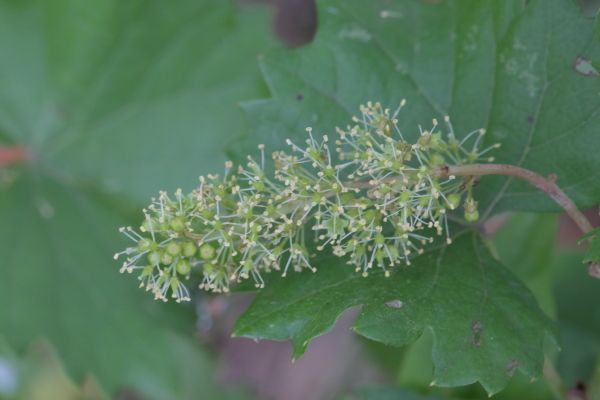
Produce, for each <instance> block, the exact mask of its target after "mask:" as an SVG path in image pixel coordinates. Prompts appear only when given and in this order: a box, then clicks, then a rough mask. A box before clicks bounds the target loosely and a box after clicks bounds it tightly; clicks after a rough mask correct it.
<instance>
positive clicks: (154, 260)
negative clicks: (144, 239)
mask: <svg viewBox="0 0 600 400" xmlns="http://www.w3.org/2000/svg"><path fill="white" fill-rule="evenodd" d="M158 263H160V254H159V253H157V252H156V251H153V252H152V253H150V254H148V264H150V265H158Z"/></svg>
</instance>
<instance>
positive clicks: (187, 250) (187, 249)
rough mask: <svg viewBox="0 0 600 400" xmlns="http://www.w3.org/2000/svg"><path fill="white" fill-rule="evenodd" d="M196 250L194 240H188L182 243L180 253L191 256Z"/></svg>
mask: <svg viewBox="0 0 600 400" xmlns="http://www.w3.org/2000/svg"><path fill="white" fill-rule="evenodd" d="M197 250H198V248H197V247H196V245H195V244H194V242H192V241H189V242H185V243H183V248H182V253H183V255H184V256H185V257H193V256H194V254H196V251H197Z"/></svg>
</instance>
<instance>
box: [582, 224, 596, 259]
mask: <svg viewBox="0 0 600 400" xmlns="http://www.w3.org/2000/svg"><path fill="white" fill-rule="evenodd" d="M585 242H588V247H587V249H586V251H585V253H584V255H583V262H584V263H590V262H595V263H600V227H598V228H596V229H592V230H591V231H589V232H588V233H586V234H585V235H583V236H581V238H580V239H579V243H585Z"/></svg>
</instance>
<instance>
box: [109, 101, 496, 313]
mask: <svg viewBox="0 0 600 400" xmlns="http://www.w3.org/2000/svg"><path fill="white" fill-rule="evenodd" d="M405 103H406V102H405V101H404V100H403V101H402V102H401V103H400V106H399V107H398V108H397V109H396V110H395V111H394V112H393V113H392V112H391V111H390V110H389V109H384V108H383V107H382V106H381V104H379V103H371V102H369V103H367V104H366V105H363V106H361V107H360V116H358V117H353V119H352V122H353V123H352V125H349V126H347V127H346V128H345V129H340V128H337V129H336V131H337V136H336V138H335V140H333V141H330V139H329V137H328V136H327V135H322V136H321V137H319V138H317V137H316V135H314V134H313V132H312V129H311V128H307V129H306V132H307V136H306V140H305V142H304V143H302V144H296V143H294V142H292V141H291V140H289V139H288V140H287V144H288V146H289V151H287V152H283V151H276V152H274V153H273V154H272V162H270V163H269V166H266V161H265V147H264V145H259V146H258V149H259V156H258V157H259V158H257V159H256V160H255V159H254V158H252V157H248V161H247V163H246V165H245V166H240V167H238V168H234V166H233V163H231V162H227V163H225V171H224V173H223V174H222V175H207V176H206V177H204V176H201V177H200V185H199V187H198V188H197V189H195V190H194V191H192V192H191V193H189V194H183V192H182V191H181V190H180V189H179V190H177V191H175V193H174V194H173V195H169V194H167V193H166V192H160V193H159V195H158V197H157V198H153V199H152V202H151V204H150V205H149V206H148V207H147V208H146V209H144V210H143V213H144V220H143V223H142V224H141V226H140V227H139V229H137V230H136V229H133V228H132V227H124V228H121V229H120V231H121V232H122V233H123V234H125V235H126V236H127V237H128V238H129V239H131V240H132V241H133V243H134V244H133V245H132V246H131V247H128V248H127V249H125V250H124V251H122V252H120V253H117V254H115V259H117V258H119V257H121V256H124V257H125V261H124V262H123V265H122V267H121V270H120V271H121V272H129V273H133V272H135V273H137V274H139V275H138V279H139V280H140V287H144V288H145V289H146V290H147V291H151V292H152V293H153V294H154V296H155V298H156V299H160V300H164V301H166V300H167V299H168V298H169V297H171V298H174V299H175V300H176V301H177V302H180V301H187V300H190V292H189V289H188V286H187V285H186V283H185V281H187V280H189V279H190V277H197V281H199V282H200V283H199V286H200V288H201V289H205V290H208V291H212V292H217V293H220V292H228V291H229V288H230V285H231V284H232V283H234V282H239V281H241V280H244V279H249V278H252V279H253V280H254V282H255V285H256V287H257V288H262V287H264V280H263V274H265V273H268V272H271V271H279V272H280V273H281V275H282V276H284V277H285V276H286V275H287V274H288V273H289V272H290V271H300V270H303V269H308V270H311V271H313V272H316V270H317V268H316V266H315V265H314V264H313V263H312V261H311V260H312V259H313V257H314V256H315V253H316V252H319V251H323V250H324V249H326V248H328V249H330V251H331V252H332V253H333V254H334V255H336V256H339V257H345V258H346V260H347V262H348V264H351V265H353V266H354V267H355V268H356V271H357V272H360V273H362V275H363V276H365V277H366V276H367V275H368V274H369V271H370V270H371V269H372V268H374V267H377V268H381V269H383V270H384V271H385V272H384V273H385V275H386V276H389V274H390V269H391V268H392V267H394V266H397V265H410V263H411V258H412V257H413V256H414V255H418V254H421V253H422V252H423V246H424V245H426V244H427V243H430V242H432V241H433V239H434V236H445V240H446V241H447V243H448V244H450V243H451V237H450V233H449V230H448V210H454V209H457V208H459V207H460V206H462V208H463V211H464V218H465V220H466V221H468V222H474V221H476V220H477V219H478V217H479V214H478V211H477V202H476V201H475V200H474V199H473V196H472V186H473V180H472V178H470V177H454V176H448V175H447V174H443V173H440V171H442V170H443V168H444V166H446V165H461V164H469V163H474V162H478V161H487V162H491V161H493V159H492V158H491V157H489V156H488V154H487V153H488V152H489V151H491V150H492V149H493V148H496V147H499V145H498V144H496V145H492V146H490V147H487V148H485V149H480V143H481V138H482V137H483V135H484V134H485V130H483V129H479V130H476V131H473V132H471V133H469V134H467V135H465V137H464V138H462V139H460V140H459V139H458V138H457V137H456V136H455V134H454V131H453V128H452V124H451V123H450V120H449V118H448V117H445V118H444V122H445V123H444V125H445V127H446V134H445V135H443V134H442V131H441V128H440V126H439V125H438V121H437V120H435V119H433V121H432V126H431V127H430V128H429V129H427V130H424V129H422V128H421V127H419V135H418V139H417V140H416V142H414V143H411V142H409V141H407V140H406V139H405V136H404V135H403V133H402V132H401V131H400V129H399V127H398V120H397V117H398V113H399V111H400V110H401V109H402V107H403V106H404V105H405ZM270 171H272V172H270ZM313 241H314V242H316V245H311V243H312V242H313ZM309 242H311V243H309ZM192 281H194V280H192Z"/></svg>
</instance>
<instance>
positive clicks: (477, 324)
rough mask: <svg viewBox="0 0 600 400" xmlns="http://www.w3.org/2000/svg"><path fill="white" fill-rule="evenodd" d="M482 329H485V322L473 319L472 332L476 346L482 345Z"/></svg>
mask: <svg viewBox="0 0 600 400" xmlns="http://www.w3.org/2000/svg"><path fill="white" fill-rule="evenodd" d="M481 331H483V324H482V323H481V321H478V320H475V321H473V323H472V324H471V332H473V338H472V340H471V342H472V343H473V346H475V347H479V346H481V340H482V336H483V335H482V333H481Z"/></svg>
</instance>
